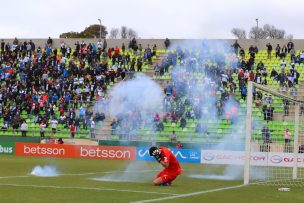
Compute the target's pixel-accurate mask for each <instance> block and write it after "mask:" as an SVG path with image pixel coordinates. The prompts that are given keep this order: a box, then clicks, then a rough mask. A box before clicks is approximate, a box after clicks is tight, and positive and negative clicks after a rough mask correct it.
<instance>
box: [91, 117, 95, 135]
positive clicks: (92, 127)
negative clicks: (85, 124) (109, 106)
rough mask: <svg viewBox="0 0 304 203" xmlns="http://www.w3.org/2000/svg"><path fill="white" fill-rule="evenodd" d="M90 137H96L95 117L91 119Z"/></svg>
mask: <svg viewBox="0 0 304 203" xmlns="http://www.w3.org/2000/svg"><path fill="white" fill-rule="evenodd" d="M90 137H91V138H95V121H94V119H93V118H91V120H90Z"/></svg>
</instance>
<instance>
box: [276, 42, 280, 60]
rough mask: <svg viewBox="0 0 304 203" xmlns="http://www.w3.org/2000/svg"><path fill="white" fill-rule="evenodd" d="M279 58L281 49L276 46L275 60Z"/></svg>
mask: <svg viewBox="0 0 304 203" xmlns="http://www.w3.org/2000/svg"><path fill="white" fill-rule="evenodd" d="M280 56H281V47H280V45H279V44H277V47H276V58H278V57H280Z"/></svg>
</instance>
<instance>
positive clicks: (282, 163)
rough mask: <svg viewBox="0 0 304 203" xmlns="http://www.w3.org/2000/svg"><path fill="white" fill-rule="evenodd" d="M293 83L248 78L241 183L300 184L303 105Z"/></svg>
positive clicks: (303, 178) (302, 180)
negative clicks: (264, 82)
mask: <svg viewBox="0 0 304 203" xmlns="http://www.w3.org/2000/svg"><path fill="white" fill-rule="evenodd" d="M302 97H303V96H301V93H300V91H299V90H297V88H296V87H290V88H283V89H282V88H280V87H279V86H278V88H267V87H265V86H262V85H259V84H256V83H253V82H249V85H248V98H247V117H246V124H247V126H246V147H245V148H246V149H245V151H246V158H245V167H244V183H245V184H248V183H250V184H251V183H255V184H269V185H278V186H282V187H284V186H288V187H295V186H304V122H303V121H304V117H303V113H304V108H303V107H304V105H303V98H302Z"/></svg>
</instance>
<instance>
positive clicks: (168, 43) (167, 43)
mask: <svg viewBox="0 0 304 203" xmlns="http://www.w3.org/2000/svg"><path fill="white" fill-rule="evenodd" d="M164 44H165V47H166V49H168V48H169V46H170V40H169V39H168V38H166V39H165V42H164Z"/></svg>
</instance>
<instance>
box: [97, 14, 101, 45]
mask: <svg viewBox="0 0 304 203" xmlns="http://www.w3.org/2000/svg"><path fill="white" fill-rule="evenodd" d="M98 21H99V25H100V28H99V41H101V19H100V18H98Z"/></svg>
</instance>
